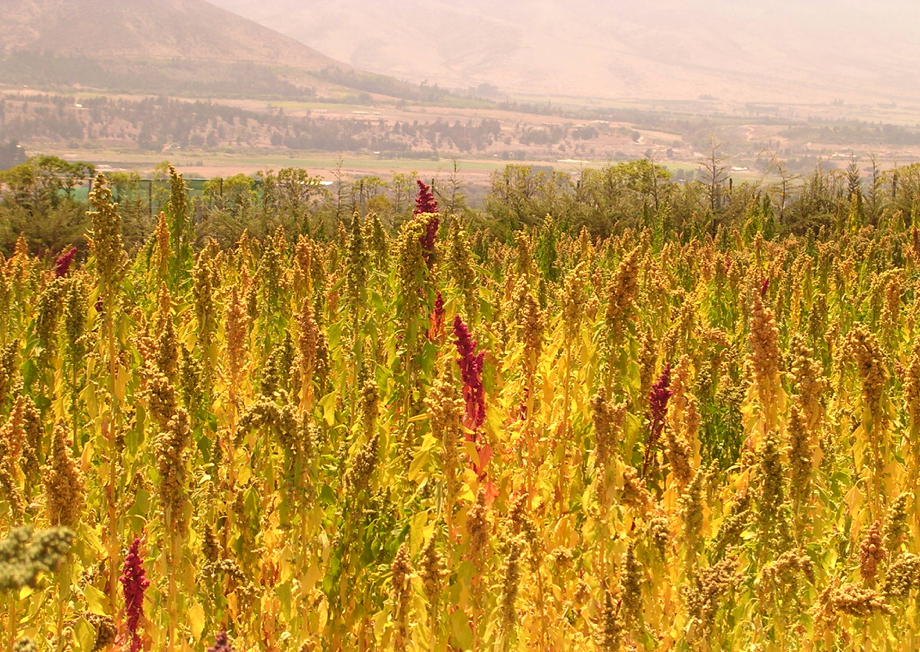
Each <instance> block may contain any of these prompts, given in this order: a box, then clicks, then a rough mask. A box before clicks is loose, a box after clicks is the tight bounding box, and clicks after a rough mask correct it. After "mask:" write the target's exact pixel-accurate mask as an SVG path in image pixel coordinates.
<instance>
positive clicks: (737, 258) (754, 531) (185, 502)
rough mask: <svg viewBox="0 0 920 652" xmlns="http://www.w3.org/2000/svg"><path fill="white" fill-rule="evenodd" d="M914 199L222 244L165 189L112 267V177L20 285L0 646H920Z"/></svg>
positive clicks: (3, 522)
mask: <svg viewBox="0 0 920 652" xmlns="http://www.w3.org/2000/svg"><path fill="white" fill-rule="evenodd" d="M906 178H907V177H906V175H905V176H902V177H901V179H900V185H898V184H899V181H898V179H897V177H895V180H894V185H893V187H889V186H885V187H884V188H881V186H879V194H878V195H873V196H870V195H868V194H867V195H865V196H864V195H863V192H862V190H861V189H860V188H859V185H858V179H857V185H856V188H855V190H854V189H853V187H851V188H850V192H848V193H845V194H842V193H844V191H845V190H846V186H845V185H844V186H841V188H843V191H841V192H838V193H837V194H836V195H832V196H830V195H829V196H830V199H827V200H826V201H825V200H824V199H822V200H821V201H824V204H821V206H818V205H817V204H815V205H814V206H813V207H811V208H809V204H808V201H809V196H808V195H807V192H812V193H815V195H814V196H817V193H819V191H820V192H824V191H823V190H821V189H820V188H817V189H816V188H814V187H812V188H811V189H810V190H808V188H807V187H806V190H804V191H802V192H803V194H802V196H800V197H798V198H796V199H795V201H796V202H798V203H797V206H798V207H799V209H800V213H801V215H802V216H804V217H799V218H797V219H800V223H798V226H796V225H792V226H789V224H790V223H789V222H788V219H789V218H788V217H787V218H786V219H787V221H786V222H783V221H782V220H781V219H780V218H779V217H777V215H779V214H780V213H781V211H782V210H783V209H784V208H786V202H787V197H786V196H785V192H786V189H785V187H784V188H783V193H784V194H783V197H782V202H781V203H779V204H777V203H776V200H775V197H774V198H773V199H771V197H767V196H766V195H755V194H751V195H750V196H751V197H755V196H756V200H752V201H749V202H747V203H739V205H738V206H736V205H735V204H732V205H731V206H727V205H725V204H722V205H720V204H719V203H718V202H717V201H716V200H717V197H715V196H713V197H710V198H708V199H706V198H705V197H706V196H705V190H706V187H705V186H701V185H700V184H699V183H697V184H696V185H695V186H694V187H695V188H696V191H697V192H698V193H700V194H698V197H703V200H702V201H700V202H699V203H698V204H694V206H695V208H693V212H692V214H693V215H695V216H702V215H708V216H709V217H710V218H712V219H711V220H710V221H708V222H706V223H705V225H703V226H699V224H702V222H700V223H698V224H697V225H696V226H694V225H692V224H689V223H685V225H684V227H682V228H677V227H675V226H674V224H673V216H674V215H675V214H676V213H677V212H678V211H679V210H682V209H681V207H680V205H679V202H678V200H679V198H680V197H681V196H683V197H686V196H687V195H686V192H689V191H681V190H679V189H677V186H674V187H673V188H672V190H673V192H671V190H667V189H665V188H664V186H663V185H662V186H659V185H657V183H658V182H657V181H656V185H654V186H648V187H643V188H638V189H637V188H635V187H631V189H629V190H628V191H629V192H632V193H634V194H633V196H635V197H640V196H641V197H644V199H642V200H636V203H635V206H636V207H637V208H635V212H634V215H635V218H636V219H634V220H632V221H630V222H629V223H622V224H621V223H618V224H616V225H614V226H612V227H611V228H609V229H607V230H606V232H603V233H601V232H599V231H598V230H596V229H591V228H585V227H583V226H582V227H579V228H576V227H574V226H572V225H573V224H575V221H574V220H573V219H570V216H569V215H567V214H565V213H561V214H560V213H553V214H552V215H547V216H546V217H545V218H543V217H542V215H540V216H539V218H540V219H538V220H530V221H529V222H524V223H517V224H515V225H514V228H511V229H508V230H506V231H504V232H498V231H497V230H495V229H492V228H490V224H489V223H488V221H484V220H483V219H481V218H480V219H471V218H470V217H469V215H468V214H467V215H452V214H450V213H449V212H448V211H446V210H443V211H439V206H438V202H437V201H436V199H435V197H434V196H433V195H432V193H431V190H430V189H429V188H428V187H427V186H426V185H425V184H424V183H422V182H420V181H419V182H418V194H417V198H416V200H415V211H414V213H413V214H411V215H407V216H406V218H405V219H402V220H398V221H392V220H382V219H380V217H379V216H377V215H375V214H374V213H373V212H367V213H364V212H360V211H358V212H355V213H354V215H350V214H349V215H347V216H346V217H345V218H344V219H341V220H340V221H338V222H337V223H335V224H333V225H332V227H331V228H328V229H326V230H318V229H317V230H314V231H313V232H312V233H306V232H296V231H295V230H292V229H284V228H278V229H277V231H275V232H274V235H271V234H269V235H267V236H266V237H261V238H257V237H254V236H252V235H250V234H249V233H248V232H243V235H242V237H240V238H239V239H238V240H237V241H236V242H235V244H228V245H227V246H224V245H219V244H218V243H217V242H216V241H214V240H210V239H208V238H204V237H199V236H198V235H197V234H196V226H197V225H196V219H195V215H194V211H193V210H192V204H191V203H190V202H189V200H188V196H187V194H186V188H185V185H184V184H183V182H182V179H181V176H179V175H178V174H176V173H175V171H172V172H171V184H172V185H171V188H170V194H169V198H168V202H167V203H166V205H165V210H164V212H163V213H162V214H161V215H160V216H159V219H158V220H156V217H155V216H154V224H155V229H154V230H153V232H152V233H151V234H150V235H149V237H147V238H146V239H145V240H143V242H142V243H141V244H140V245H139V246H136V247H127V246H126V243H125V242H124V241H123V237H122V216H121V215H120V210H121V209H120V207H119V205H118V204H117V203H115V202H114V201H113V199H112V192H111V189H110V186H109V185H107V183H106V180H105V179H104V178H103V177H101V176H100V177H97V178H96V180H95V183H94V186H93V191H92V192H91V194H90V196H89V206H88V209H87V210H88V219H89V221H90V225H89V226H90V228H89V231H88V232H87V235H86V240H85V242H86V244H85V245H83V246H81V247H80V248H66V249H65V250H64V251H63V252H61V253H60V254H58V253H57V252H55V253H54V254H53V255H50V256H49V255H47V254H46V255H44V256H37V255H35V253H34V250H30V248H29V246H28V243H27V242H26V241H25V239H24V238H20V240H19V242H18V243H17V245H16V247H15V250H13V251H12V252H10V254H9V255H7V256H3V257H0V537H2V540H0V624H2V630H0V652H13V651H15V652H28V651H32V650H37V651H39V652H42V651H46V650H47V651H54V652H64V651H65V650H67V651H75V652H92V651H95V650H118V651H125V652H127V651H130V652H140V651H142V650H144V651H146V650H150V651H157V652H159V651H168V652H179V651H182V652H185V651H201V652H203V651H204V650H210V651H211V652H229V651H230V650H234V651H236V652H250V651H260V652H275V651H289V650H290V651H294V652H339V651H360V652H371V651H378V650H379V651H384V650H386V651H390V650H392V651H396V652H402V651H418V652H421V651H425V652H429V651H430V652H448V651H458V652H459V651H467V650H471V651H473V652H484V651H486V650H488V651H507V650H519V651H522V652H523V651H525V650H526V651H540V652H556V651H569V650H572V651H604V652H613V651H616V650H623V651H627V650H630V651H632V650H635V651H639V650H681V651H683V650H687V651H689V650H713V651H715V650H745V651H751V652H754V651H763V652H768V651H773V650H776V651H781V650H814V651H831V650H891V651H904V652H907V651H911V650H917V649H918V648H920V234H918V229H917V225H918V221H920V199H918V197H920V192H916V190H917V188H920V184H915V186H916V187H914V186H910V187H909V186H908V181H907V180H905V179H906ZM662 184H664V182H662ZM584 187H587V186H584ZM713 187H715V182H713ZM911 188H913V190H911ZM582 189H583V186H581V185H579V186H578V190H572V191H571V192H572V193H576V192H580V191H581V190H582ZM567 192H568V191H567ZM622 192H624V193H625V192H627V190H623V191H622ZM669 192H670V193H671V194H668V193H669ZM682 192H683V193H684V194H683V195H681V193H682ZM735 192H738V191H737V190H736V191H735ZM908 192H914V193H915V194H914V195H913V196H912V197H913V199H912V200H911V199H910V197H909V196H908V197H907V199H906V200H905V193H908ZM899 193H900V194H899ZM883 194H884V196H883ZM573 196H575V195H573ZM889 196H890V197H891V199H888V197H889ZM530 197H531V196H530V195H528V196H527V197H526V198H530ZM526 198H525V199H526ZM489 201H492V202H493V203H492V204H491V206H492V208H493V210H494V209H495V207H496V206H499V205H503V206H506V207H507V208H508V211H509V213H513V212H514V211H516V210H517V208H518V207H519V204H516V203H515V202H519V201H523V200H522V199H521V196H512V195H510V194H508V195H507V196H505V197H504V198H501V197H499V196H498V195H496V196H495V198H493V199H491V200H489ZM591 201H593V200H585V204H584V205H585V206H591V205H596V204H597V202H595V204H592V203H591ZM789 201H790V202H791V201H792V200H791V199H790V200H789ZM905 201H906V202H907V203H906V204H905ZM911 202H912V203H911ZM442 203H443V202H442ZM601 203H603V202H601ZM739 206H740V207H739ZM799 209H796V210H799ZM81 210H83V209H81ZM790 210H791V209H790ZM732 211H734V212H732ZM467 213H469V211H467ZM819 213H820V215H821V220H822V222H821V223H820V224H818V223H807V222H804V221H801V220H804V219H805V218H808V217H809V216H814V215H818V214H819ZM870 213H871V217H870V216H869V215H870ZM688 214H690V213H689V212H688ZM789 214H790V213H787V215H789ZM700 219H701V220H702V218H700ZM669 220H670V221H669ZM129 250H130V253H129Z"/></svg>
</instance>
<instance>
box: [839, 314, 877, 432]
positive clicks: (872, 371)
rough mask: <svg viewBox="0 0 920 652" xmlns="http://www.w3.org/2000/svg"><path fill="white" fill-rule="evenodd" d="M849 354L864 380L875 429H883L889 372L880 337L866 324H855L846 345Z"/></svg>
mask: <svg viewBox="0 0 920 652" xmlns="http://www.w3.org/2000/svg"><path fill="white" fill-rule="evenodd" d="M844 351H845V352H846V354H847V356H848V357H849V358H850V359H851V360H852V361H853V362H854V363H855V364H856V368H857V371H858V372H859V377H860V380H861V381H862V397H863V401H865V404H866V407H868V408H869V411H870V412H871V414H872V420H873V429H882V428H884V426H885V423H886V422H887V417H886V415H885V412H884V410H883V409H882V397H883V395H884V391H885V383H886V381H887V380H888V372H887V370H886V368H885V359H884V356H883V354H882V350H881V347H880V346H879V342H878V338H877V337H876V336H875V334H874V333H872V332H871V331H869V329H868V328H867V327H866V326H865V325H864V324H855V325H854V326H853V329H852V330H851V331H850V334H849V336H848V337H847V340H846V343H845V345H844Z"/></svg>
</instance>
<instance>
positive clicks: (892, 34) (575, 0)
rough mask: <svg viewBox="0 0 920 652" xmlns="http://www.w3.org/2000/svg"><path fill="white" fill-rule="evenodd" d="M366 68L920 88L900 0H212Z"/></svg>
mask: <svg viewBox="0 0 920 652" xmlns="http://www.w3.org/2000/svg"><path fill="white" fill-rule="evenodd" d="M214 1H215V4H218V5H220V6H222V7H225V8H227V9H229V10H231V11H235V12H238V13H239V14H241V15H243V16H246V17H248V18H251V19H253V20H256V21H259V22H261V23H262V24H264V25H267V26H269V27H272V28H273V29H277V30H278V31H280V32H282V33H284V34H287V35H288V36H291V37H293V38H296V39H298V40H300V41H302V42H305V43H309V44H310V45H311V46H312V47H315V48H316V49H318V50H319V51H321V52H323V53H324V54H327V55H329V56H332V57H334V58H336V59H339V60H342V61H346V62H348V63H350V64H352V65H354V66H357V67H361V68H363V69H366V70H373V71H375V72H379V73H383V74H389V75H394V76H398V77H402V78H405V79H409V80H412V81H422V80H425V79H427V80H429V81H432V82H435V81H436V82H438V83H440V84H441V85H447V86H454V87H467V86H477V85H479V84H482V83H489V84H494V85H496V86H498V87H499V88H500V89H501V90H502V91H506V92H513V93H518V94H531V95H550V96H552V95H556V96H563V95H573V96H581V97H606V98H611V97H625V98H643V99H672V100H676V99H697V98H698V97H699V96H701V95H707V96H714V97H718V98H720V99H724V100H731V101H769V102H827V101H832V100H835V99H842V100H844V101H847V102H850V101H854V102H855V101H878V100H879V99H882V98H884V99H886V100H895V101H903V100H911V101H917V100H920V84H917V81H918V80H920V41H918V40H917V39H916V38H915V34H916V31H917V29H918V27H920V6H918V4H917V3H912V2H906V1H904V0H881V1H880V2H875V3H858V2H855V1H854V0H842V1H840V2H831V1H830V0H814V1H810V2H808V3H802V2H796V1H795V0H778V1H777V2H772V3H769V5H767V4H763V3H750V2H748V3H741V2H731V1H729V0H688V1H685V2H677V1H675V0H649V1H648V2H644V3H617V6H616V7H615V8H613V9H612V8H611V7H610V4H611V3H608V2H603V1H602V0H566V1H565V2H563V0H528V1H526V2H525V1H524V0H508V1H506V2H500V3H499V2H486V0H452V1H443V2H438V1H436V0H392V1H390V2H386V3H378V2H372V1H371V0H340V1H339V2H336V3H328V2H320V1H319V0H272V1H270V2H266V1H264V0H258V1H257V0H214Z"/></svg>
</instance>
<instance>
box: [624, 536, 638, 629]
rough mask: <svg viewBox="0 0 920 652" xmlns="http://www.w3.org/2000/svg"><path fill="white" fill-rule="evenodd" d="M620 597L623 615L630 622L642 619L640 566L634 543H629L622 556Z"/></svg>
mask: <svg viewBox="0 0 920 652" xmlns="http://www.w3.org/2000/svg"><path fill="white" fill-rule="evenodd" d="M620 595H622V596H623V597H622V600H623V615H624V616H625V617H626V619H627V620H628V621H630V622H640V621H641V619H642V566H641V565H640V564H639V560H638V558H637V557H636V542H635V541H630V542H629V545H628V546H627V547H626V553H625V554H624V555H623V567H622V571H621V574H620Z"/></svg>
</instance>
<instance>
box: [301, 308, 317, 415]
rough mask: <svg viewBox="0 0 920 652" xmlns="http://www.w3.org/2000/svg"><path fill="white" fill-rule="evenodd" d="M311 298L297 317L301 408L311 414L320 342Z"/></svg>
mask: <svg viewBox="0 0 920 652" xmlns="http://www.w3.org/2000/svg"><path fill="white" fill-rule="evenodd" d="M311 301H312V299H311V297H309V296H306V297H304V300H303V305H302V307H301V310H300V313H299V315H298V316H297V325H298V328H299V331H300V333H299V335H298V338H297V363H298V366H299V368H300V383H301V389H300V406H301V410H302V411H303V412H309V411H310V409H312V406H313V375H314V372H315V370H316V347H317V344H318V342H319V326H318V324H317V323H316V319H314V317H313V308H312V307H311V305H310V304H311Z"/></svg>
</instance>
